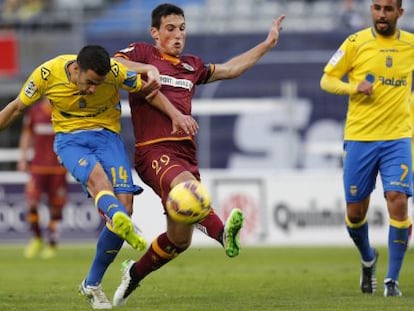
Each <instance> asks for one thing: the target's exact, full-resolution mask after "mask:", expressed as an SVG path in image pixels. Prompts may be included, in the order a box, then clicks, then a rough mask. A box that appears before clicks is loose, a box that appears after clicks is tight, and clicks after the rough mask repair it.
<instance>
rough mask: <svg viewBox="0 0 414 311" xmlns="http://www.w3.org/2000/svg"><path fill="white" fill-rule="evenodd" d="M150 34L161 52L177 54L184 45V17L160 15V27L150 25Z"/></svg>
mask: <svg viewBox="0 0 414 311" xmlns="http://www.w3.org/2000/svg"><path fill="white" fill-rule="evenodd" d="M151 35H152V37H153V38H154V40H155V42H156V46H157V48H158V49H159V50H160V52H161V53H165V54H168V55H171V56H179V55H180V54H181V52H182V51H183V49H184V45H185V37H186V32H185V20H184V17H183V16H181V15H175V14H173V15H168V16H164V17H162V18H161V25H160V29H157V28H155V27H152V28H151Z"/></svg>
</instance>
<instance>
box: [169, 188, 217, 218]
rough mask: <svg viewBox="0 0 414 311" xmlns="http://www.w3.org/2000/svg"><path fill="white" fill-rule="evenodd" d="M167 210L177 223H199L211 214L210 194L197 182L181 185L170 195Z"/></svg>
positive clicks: (171, 191)
mask: <svg viewBox="0 0 414 311" xmlns="http://www.w3.org/2000/svg"><path fill="white" fill-rule="evenodd" d="M166 210H167V213H168V215H169V216H170V217H171V218H172V219H173V220H175V221H177V222H180V223H186V224H195V223H198V222H200V221H202V220H203V219H204V218H206V217H207V215H208V214H209V213H210V210H211V198H210V194H209V192H208V190H207V188H206V187H204V186H203V184H202V183H200V182H198V181H196V180H190V181H185V182H182V183H179V184H177V185H176V186H175V187H174V188H172V189H171V190H170V193H169V194H168V198H167V203H166Z"/></svg>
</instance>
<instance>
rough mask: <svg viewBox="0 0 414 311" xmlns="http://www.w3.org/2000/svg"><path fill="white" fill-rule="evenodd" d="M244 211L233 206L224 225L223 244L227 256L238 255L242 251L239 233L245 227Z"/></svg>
mask: <svg viewBox="0 0 414 311" xmlns="http://www.w3.org/2000/svg"><path fill="white" fill-rule="evenodd" d="M243 218H244V217H243V213H242V211H241V210H240V209H238V208H233V209H232V211H231V213H230V215H229V217H228V218H227V220H226V224H225V225H224V233H223V244H224V249H225V251H226V254H227V256H229V257H236V256H237V255H239V252H240V243H239V233H240V230H241V228H242V227H243Z"/></svg>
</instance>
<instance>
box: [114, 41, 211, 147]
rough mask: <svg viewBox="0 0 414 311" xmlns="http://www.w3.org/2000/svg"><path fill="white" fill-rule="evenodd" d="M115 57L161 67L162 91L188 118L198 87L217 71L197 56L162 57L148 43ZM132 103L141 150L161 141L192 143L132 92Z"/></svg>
mask: <svg viewBox="0 0 414 311" xmlns="http://www.w3.org/2000/svg"><path fill="white" fill-rule="evenodd" d="M115 56H118V57H124V58H126V59H128V60H131V61H136V62H141V63H146V64H151V65H154V66H155V67H157V68H158V70H159V72H160V75H161V85H162V86H161V92H162V93H163V94H164V95H165V96H166V97H167V98H168V99H169V100H170V101H171V103H172V104H173V105H174V106H175V107H177V109H178V110H180V111H181V112H182V113H184V114H186V115H190V114H191V100H192V97H193V95H194V92H195V86H196V85H197V84H203V83H206V81H207V80H208V79H209V77H210V75H211V72H212V68H213V65H206V64H204V62H203V61H202V60H201V59H200V58H198V57H196V56H193V55H183V56H180V57H179V58H176V57H172V56H169V55H164V54H161V53H160V52H159V51H158V49H157V48H156V47H154V46H152V45H150V44H148V43H133V44H131V45H130V46H129V47H128V48H126V49H123V50H121V51H119V52H117V53H116V54H115ZM129 103H130V107H131V115H132V123H133V126H134V133H135V143H136V146H137V147H139V146H145V145H149V144H152V143H156V142H160V141H177V140H192V137H190V136H188V135H186V134H174V135H172V134H171V131H172V124H171V120H170V119H169V118H168V117H167V116H166V115H165V114H164V113H162V112H161V111H159V110H158V109H156V108H153V107H152V106H151V105H150V104H148V103H147V102H146V100H145V99H144V98H142V97H140V96H139V95H137V94H133V93H130V94H129Z"/></svg>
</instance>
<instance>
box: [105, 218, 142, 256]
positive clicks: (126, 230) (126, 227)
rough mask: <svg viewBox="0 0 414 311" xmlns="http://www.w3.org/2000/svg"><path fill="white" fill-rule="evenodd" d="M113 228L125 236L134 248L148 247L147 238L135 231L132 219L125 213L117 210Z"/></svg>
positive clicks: (116, 232)
mask: <svg viewBox="0 0 414 311" xmlns="http://www.w3.org/2000/svg"><path fill="white" fill-rule="evenodd" d="M111 230H112V231H113V232H114V233H115V234H117V235H118V236H120V237H121V238H123V239H124V240H125V241H127V243H128V244H129V245H131V246H132V248H134V249H136V250H137V251H142V250H144V249H145V248H146V247H147V242H146V241H145V239H144V238H143V237H142V236H140V235H139V234H138V233H136V232H135V229H134V224H133V223H132V219H131V218H130V217H129V216H128V215H127V214H125V213H122V212H116V213H115V214H114V215H113V216H112V228H111Z"/></svg>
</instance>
